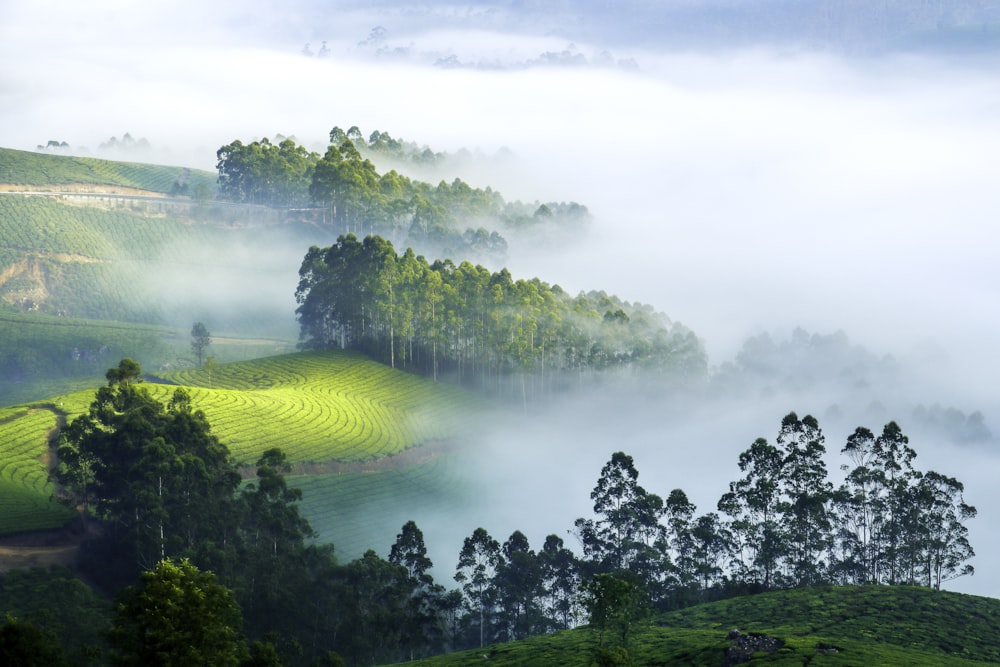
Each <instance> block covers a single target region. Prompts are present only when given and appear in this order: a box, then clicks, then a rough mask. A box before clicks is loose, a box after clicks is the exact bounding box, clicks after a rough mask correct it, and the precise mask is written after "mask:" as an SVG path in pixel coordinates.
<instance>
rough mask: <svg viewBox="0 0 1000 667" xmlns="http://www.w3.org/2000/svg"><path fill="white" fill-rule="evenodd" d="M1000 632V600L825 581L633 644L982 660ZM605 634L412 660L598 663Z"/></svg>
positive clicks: (732, 652) (695, 655)
mask: <svg viewBox="0 0 1000 667" xmlns="http://www.w3.org/2000/svg"><path fill="white" fill-rule="evenodd" d="M734 630H736V631H737V632H733V631H734ZM998 636H1000V600H994V599H992V598H983V597H977V596H972V595H963V594H959V593H949V592H943V591H931V590H928V589H922V588H911V587H899V586H893V587H878V586H874V587H873V586H867V587H822V588H811V589H797V590H788V591H778V592H773V593H762V594H758V595H752V596H745V597H739V598H732V599H728V600H721V601H718V602H709V603H704V604H701V605H697V606H694V607H689V608H687V609H682V610H680V611H675V612H670V613H666V614H662V615H659V616H655V617H653V618H651V619H648V620H647V621H646V622H643V623H637V624H636V627H635V628H634V629H633V634H632V639H631V641H630V651H631V653H632V657H633V659H634V663H632V664H634V665H636V666H637V667H644V666H647V665H648V666H653V665H719V666H722V665H734V664H739V663H744V662H751V663H753V664H768V665H804V664H810V665H942V666H943V665H982V664H995V663H997V662H1000V650H998V649H997V641H996V639H997V637H998ZM596 643H597V638H596V636H595V633H594V631H593V630H591V629H590V628H587V627H581V628H576V629H574V630H567V631H563V632H559V633H555V634H552V635H547V636H541V637H534V638H532V639H527V640H523V641H517V642H510V643H507V644H494V645H490V646H486V647H484V648H482V649H474V650H469V651H463V652H459V653H454V654H450V655H444V656H438V657H435V658H429V659H425V660H418V661H416V662H408V663H406V664H408V665H414V667H457V666H460V665H482V664H490V665H494V666H496V665H500V666H501V667H504V666H507V667H509V666H513V665H517V666H519V667H534V666H537V667H548V666H549V665H563V666H571V665H581V666H582V665H589V664H593V663H592V659H593V652H594V649H595V647H596ZM400 664H402V663H400Z"/></svg>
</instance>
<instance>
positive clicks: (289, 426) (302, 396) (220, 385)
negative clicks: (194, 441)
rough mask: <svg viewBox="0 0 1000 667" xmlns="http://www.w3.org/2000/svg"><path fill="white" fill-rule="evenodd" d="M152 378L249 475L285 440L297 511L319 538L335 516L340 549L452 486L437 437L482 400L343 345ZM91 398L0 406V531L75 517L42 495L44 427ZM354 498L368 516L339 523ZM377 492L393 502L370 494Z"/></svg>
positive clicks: (443, 438) (84, 394)
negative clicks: (201, 421) (181, 392)
mask: <svg viewBox="0 0 1000 667" xmlns="http://www.w3.org/2000/svg"><path fill="white" fill-rule="evenodd" d="M105 365H111V362H109V363H107V364H105ZM150 379H151V380H153V381H151V382H147V383H146V388H147V389H148V390H149V391H150V393H151V394H153V396H155V397H157V398H159V399H160V400H162V401H166V400H168V399H169V396H170V394H172V392H173V391H174V389H175V388H176V385H178V384H183V385H184V386H186V387H187V389H188V391H189V392H190V394H191V397H192V401H193V404H194V406H195V407H196V408H197V409H200V410H203V411H204V412H205V413H206V415H207V417H208V419H209V422H210V423H211V424H212V429H213V432H214V433H215V434H216V435H217V436H218V437H219V438H220V440H221V441H222V442H223V443H224V444H226V445H227V446H228V447H229V448H230V451H231V452H232V453H233V456H234V457H235V459H236V460H237V462H238V463H239V464H241V465H242V466H245V470H246V474H247V475H250V474H252V471H253V468H254V464H255V462H256V460H257V459H258V458H259V457H260V455H261V454H262V453H263V452H264V451H265V450H266V449H268V448H270V447H280V448H281V449H283V450H284V451H285V452H286V454H287V455H288V459H289V461H290V462H291V463H292V464H293V465H294V473H295V476H294V477H293V478H292V479H293V480H294V483H293V485H295V486H299V487H301V488H305V489H306V490H307V494H306V497H305V503H304V507H303V512H304V514H305V515H306V516H307V517H308V518H310V520H315V521H316V526H315V527H316V528H317V529H318V530H319V531H320V533H321V535H322V537H323V539H324V541H328V540H335V539H337V538H338V533H339V531H340V530H341V529H342V527H343V528H344V529H345V533H346V540H347V545H346V547H347V553H351V552H352V550H353V549H364V548H367V547H368V546H371V544H372V543H370V542H366V540H368V539H369V538H371V537H372V536H373V535H374V536H378V538H379V539H380V542H379V543H380V544H381V543H382V542H385V543H388V542H390V541H391V539H392V536H393V535H394V534H395V533H394V532H393V531H396V530H398V528H399V526H400V525H402V521H399V520H398V517H397V516H396V514H397V513H398V511H399V508H401V507H402V508H406V509H412V508H413V507H415V506H419V505H420V504H421V503H422V502H429V503H430V502H439V501H440V494H441V493H442V492H441V491H439V492H434V491H433V489H434V488H435V487H437V486H438V484H439V483H440V482H442V481H443V482H444V486H443V488H444V489H449V488H452V487H453V484H452V482H451V480H450V478H449V476H450V475H451V472H450V468H449V466H448V464H447V463H446V462H445V461H441V460H438V459H439V458H441V457H444V456H445V455H446V454H447V452H448V448H447V446H445V444H444V443H447V442H448V441H449V439H451V438H455V437H458V436H460V434H461V433H462V432H463V431H464V430H465V429H467V428H469V427H470V426H471V423H472V420H473V419H474V417H475V415H476V414H477V413H478V412H479V411H480V410H481V409H482V408H483V406H484V404H483V402H482V401H481V399H479V398H478V397H477V396H475V395H474V394H470V393H468V392H465V391H463V390H461V389H458V388H456V387H453V386H449V385H443V384H437V383H434V382H432V381H430V380H426V379H424V378H420V377H417V376H415V375H411V374H407V373H403V372H400V371H394V370H392V369H390V368H387V367H386V366H383V365H382V364H378V363H376V362H374V361H371V360H369V359H367V358H366V357H365V356H364V355H361V354H357V353H350V352H316V353H300V354H290V355H282V356H277V357H269V358H263V359H258V360H254V361H249V362H243V363H234V364H223V365H220V366H219V367H218V369H217V370H215V371H214V372H211V373H210V372H209V371H207V370H204V369H200V370H186V371H175V372H171V373H164V374H163V375H162V376H161V377H155V376H154V377H151V378H150ZM157 381H159V382H162V383H164V384H158V383H157ZM166 383H170V384H166ZM93 397H94V387H91V388H89V389H86V390H83V391H77V392H73V393H70V394H65V395H61V396H57V397H55V398H51V399H49V400H46V401H45V402H40V403H31V404H28V405H23V406H19V407H13V408H6V409H4V410H2V411H0V462H2V467H0V498H3V502H2V505H3V511H2V513H0V535H2V534H9V533H14V532H21V531H27V530H41V529H47V528H53V527H58V526H60V525H63V524H65V523H66V522H67V521H69V520H70V519H71V518H72V513H70V512H68V511H67V510H66V508H64V507H62V506H60V505H59V504H58V503H54V502H52V500H51V498H50V496H51V494H52V488H51V483H50V482H49V481H48V474H47V473H48V464H49V461H50V460H51V457H50V453H49V445H50V438H51V437H52V436H53V433H54V430H55V429H56V428H57V426H59V425H62V424H65V423H66V422H67V421H69V420H72V419H73V417H75V416H76V415H79V414H82V413H83V412H85V411H86V410H87V408H88V406H89V404H90V402H91V401H92V400H93ZM407 452H409V454H407ZM371 472H378V473H380V474H378V475H371V474H370V473H371ZM359 497H364V498H367V499H368V500H371V501H372V502H370V503H369V502H366V510H365V512H364V520H363V521H361V520H360V519H359V521H358V522H357V525H355V526H354V528H350V527H348V526H342V524H341V522H340V521H339V520H338V519H339V517H340V515H341V514H342V512H343V511H346V510H343V508H344V507H347V506H349V505H350V504H351V503H348V502H347V501H348V500H352V501H353V502H355V503H356V502H357V499H358V498H359ZM380 498H381V499H383V500H385V499H389V502H375V501H376V500H378V499H380ZM332 499H336V502H332V503H331V500H332ZM334 514H336V515H337V517H336V518H335V517H334ZM404 521H405V519H404ZM352 531H353V532H352ZM352 536H353V537H352ZM354 542H357V543H358V545H354V544H353V543H354ZM361 543H364V544H361Z"/></svg>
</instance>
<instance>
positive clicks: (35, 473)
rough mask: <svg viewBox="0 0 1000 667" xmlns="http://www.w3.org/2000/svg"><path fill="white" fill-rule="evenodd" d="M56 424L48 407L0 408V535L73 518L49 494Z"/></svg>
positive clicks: (51, 524) (49, 526)
mask: <svg viewBox="0 0 1000 667" xmlns="http://www.w3.org/2000/svg"><path fill="white" fill-rule="evenodd" d="M56 424H57V422H56V414H55V413H54V412H53V411H52V410H49V409H45V408H30V409H29V408H6V409H0V534H6V533H15V532H20V531H24V530H40V529H45V528H58V527H59V526H62V525H64V524H65V523H67V522H68V521H69V520H70V519H72V518H73V513H72V512H71V511H70V510H69V509H68V508H66V507H64V506H63V505H60V504H59V503H58V502H56V501H55V500H53V499H52V497H51V496H52V483H51V482H49V479H48V461H49V459H48V455H49V446H48V444H49V435H50V434H51V433H52V431H53V430H54V429H55V427H56Z"/></svg>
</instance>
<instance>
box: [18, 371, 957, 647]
mask: <svg viewBox="0 0 1000 667" xmlns="http://www.w3.org/2000/svg"><path fill="white" fill-rule="evenodd" d="M141 376H142V372H141V368H140V367H139V365H138V364H137V363H136V362H134V361H133V360H131V359H123V360H122V361H121V362H120V363H119V365H118V366H117V367H115V368H111V369H109V370H108V372H107V381H108V383H107V385H106V386H104V387H102V388H100V389H98V390H97V392H96V394H95V397H94V400H93V402H92V404H91V406H90V410H89V412H88V413H87V414H84V415H81V416H80V417H78V418H76V419H74V420H73V421H72V422H71V423H70V424H69V426H68V427H67V428H66V429H65V430H64V432H63V434H62V435H61V437H60V447H59V463H58V466H57V468H56V469H55V470H54V474H55V475H57V477H58V479H59V481H60V482H61V488H62V489H63V491H64V494H65V495H64V500H65V501H66V502H67V503H68V504H70V505H73V506H80V507H82V508H83V511H82V512H81V514H80V519H79V520H80V521H83V522H85V523H87V522H92V523H93V524H94V526H95V527H96V526H99V529H96V530H93V531H91V534H92V535H93V537H92V538H91V539H90V540H89V541H88V542H86V543H85V544H84V547H83V551H82V558H81V563H80V567H81V569H82V571H83V573H84V574H85V576H87V578H88V579H89V580H91V581H94V582H97V583H98V584H99V585H100V587H101V588H102V589H103V590H104V591H105V592H107V593H108V594H116V596H117V597H116V599H117V602H116V604H115V606H114V608H113V610H110V611H108V612H105V614H106V628H107V631H106V632H103V631H102V632H99V633H97V634H96V635H91V636H89V637H80V636H78V635H74V636H73V640H75V641H76V642H78V643H77V644H75V645H68V646H61V645H59V644H58V643H57V642H55V640H54V638H53V637H52V636H50V635H46V634H45V633H44V632H41V631H40V630H38V628H37V627H36V626H35V625H34V624H32V623H31V622H28V621H19V620H14V619H8V620H7V622H6V624H5V626H4V628H3V632H2V634H0V636H2V637H4V639H3V640H0V650H8V647H11V646H15V647H16V646H22V647H23V646H30V647H34V648H33V649H32V650H36V651H37V652H38V653H37V654H38V655H42V654H44V655H45V656H46V660H48V662H46V663H45V664H61V661H69V662H72V663H73V664H105V663H107V662H108V661H111V662H114V663H115V664H232V665H237V664H245V665H279V664H286V665H330V664H334V665H335V664H350V665H375V664H383V663H388V662H394V661H404V660H408V659H412V658H414V657H422V656H428V655H434V654H437V653H441V652H446V651H452V650H457V649H462V648H470V647H476V646H483V645H484V644H486V643H493V642H503V641H510V640H517V639H523V638H525V637H529V636H535V635H539V634H545V633H550V632H553V631H556V630H560V629H566V628H572V627H576V626H578V625H580V624H582V623H588V624H589V625H590V626H591V629H592V631H594V632H596V633H599V634H601V637H602V638H601V640H600V642H599V651H598V653H597V654H595V655H596V656H597V657H596V658H595V659H597V660H599V661H600V660H603V658H601V656H604V657H605V658H607V657H608V656H611V657H614V656H617V658H615V660H619V659H623V658H622V656H625V657H626V658H627V646H626V644H625V643H623V642H624V641H625V640H624V637H625V636H626V634H627V627H625V626H627V625H629V624H632V623H636V622H638V621H639V620H640V619H642V618H643V617H644V616H646V615H648V614H650V613H652V612H654V611H658V612H662V611H666V610H671V609H678V608H683V607H687V606H690V605H692V604H697V603H700V602H704V601H707V600H716V599H722V598H728V597H732V596H737V595H745V594H747V593H757V592H762V591H769V590H777V589H782V588H794V587H803V586H815V585H819V584H839V585H866V584H883V585H902V584H908V585H921V586H927V587H931V588H935V589H936V588H939V587H940V586H941V584H942V582H944V581H947V580H949V579H952V578H954V577H959V576H964V575H969V574H972V572H973V569H972V566H971V565H969V564H968V563H967V561H968V560H969V559H970V558H971V557H972V556H973V555H974V552H973V549H972V546H971V544H970V543H969V540H968V530H967V527H966V525H965V523H966V522H967V521H968V520H969V519H972V518H974V517H975V515H976V509H975V508H974V507H972V506H970V505H968V504H967V503H965V501H964V498H963V491H964V487H963V485H962V484H961V482H959V481H958V480H956V479H953V478H951V477H948V476H946V475H943V474H941V473H938V472H935V471H921V470H919V469H917V468H916V467H915V465H914V461H915V459H916V451H915V450H914V449H912V448H911V447H910V445H909V439H908V438H907V436H905V435H904V434H903V433H902V431H901V429H900V428H899V426H898V425H897V424H896V423H895V422H890V423H888V424H886V425H885V426H884V428H883V429H882V431H881V433H880V434H879V435H877V436H876V435H875V434H874V433H873V432H872V431H870V430H869V429H867V428H865V427H859V428H857V429H856V430H855V431H854V433H853V434H852V435H851V436H850V437H849V438H848V439H847V442H846V443H845V444H844V445H843V447H842V448H841V450H840V453H841V455H842V456H843V457H844V458H845V460H846V463H845V464H844V466H845V469H846V470H845V473H846V474H845V478H844V481H843V482H842V483H841V484H840V485H839V486H837V487H834V485H833V483H832V482H831V481H830V479H829V476H828V471H827V469H826V465H825V463H824V456H825V453H826V448H825V437H824V435H823V433H822V430H821V429H820V427H819V424H818V422H817V421H816V419H815V418H813V417H812V416H809V415H807V416H805V417H802V418H801V419H800V418H799V417H798V416H797V415H796V414H795V413H789V414H788V415H786V416H785V417H784V418H783V419H782V420H781V423H780V427H779V429H778V434H777V436H776V438H775V440H774V444H771V443H769V442H768V441H767V440H766V439H764V438H758V439H757V440H755V441H754V442H753V443H752V445H751V446H750V447H749V448H748V449H746V450H745V451H743V452H742V453H740V454H739V456H738V459H737V463H738V470H739V474H738V475H737V476H736V479H735V480H734V481H732V482H731V483H730V484H729V488H728V490H727V491H725V492H724V493H723V494H722V495H721V497H720V499H719V501H718V504H717V507H716V508H714V510H713V511H709V512H707V513H703V514H697V508H696V507H695V506H694V505H693V504H692V503H691V502H689V501H688V499H687V496H686V494H685V493H684V491H683V490H682V489H679V488H678V489H674V490H672V491H670V492H669V494H668V495H666V498H665V499H664V497H662V496H660V495H658V494H656V493H654V492H651V491H647V490H646V489H644V488H643V487H642V486H641V485H640V484H639V471H638V469H637V467H636V465H635V462H634V460H633V459H632V457H631V456H629V455H628V454H626V453H624V452H621V451H618V452H615V453H613V454H612V455H611V458H610V459H609V460H608V462H607V463H606V464H605V465H604V467H603V468H602V469H601V471H600V474H599V476H598V479H597V482H596V484H595V486H594V489H593V491H592V492H591V494H590V497H591V500H592V501H593V515H592V516H591V517H581V518H579V519H578V520H577V521H576V522H575V524H574V526H573V527H572V528H571V529H570V530H569V532H570V534H571V535H572V536H573V537H574V539H575V540H576V541H578V543H579V545H580V547H581V549H580V553H579V555H577V553H576V552H575V551H574V550H573V549H571V548H568V547H567V546H566V544H565V543H564V540H563V538H561V537H559V536H558V534H557V533H552V534H550V535H549V536H548V537H546V539H545V541H544V544H543V545H542V546H541V548H540V549H537V550H535V549H533V548H532V547H531V545H530V544H529V541H528V538H527V537H526V536H525V534H524V533H522V532H521V531H514V532H513V533H512V534H511V535H510V536H509V537H508V538H507V539H506V540H505V541H504V542H503V543H501V542H500V541H498V540H497V539H495V538H494V537H492V536H491V535H490V533H489V532H488V530H487V529H486V528H483V527H480V528H478V529H476V530H475V531H474V532H473V533H472V534H471V535H470V536H469V537H467V538H466V539H465V540H464V542H463V544H462V545H461V547H460V551H459V559H458V564H457V567H456V570H455V572H454V574H453V579H454V581H455V582H456V584H457V587H455V588H450V589H449V588H448V587H447V586H445V585H444V584H442V583H438V582H435V580H434V579H433V577H432V576H431V568H432V567H433V563H432V562H431V561H430V559H429V558H428V556H427V548H426V545H425V543H424V539H423V534H422V532H421V530H420V528H419V527H418V526H417V525H416V524H415V523H414V522H412V521H410V522H407V523H406V524H405V525H403V526H402V527H401V530H400V532H399V534H398V535H397V538H396V541H395V543H394V544H392V545H391V547H390V549H389V555H388V558H387V559H385V558H382V557H381V556H379V555H378V554H377V553H376V552H375V551H372V550H370V551H368V552H367V553H366V554H364V556H363V557H362V558H359V559H357V560H354V561H351V562H346V563H343V562H340V561H339V560H338V558H337V556H336V552H335V549H334V546H333V545H331V544H318V543H317V542H316V541H314V540H313V539H312V538H314V537H315V535H314V532H313V530H312V528H311V527H310V526H309V524H308V522H307V521H305V520H304V519H303V518H302V517H301V515H300V514H299V511H298V503H299V502H300V501H301V500H302V496H301V493H300V492H297V491H296V490H294V489H292V488H290V487H289V486H288V484H287V483H286V480H285V474H286V473H287V472H288V470H289V467H288V463H287V458H286V457H285V455H284V454H283V452H281V450H279V449H270V450H268V451H267V452H265V453H264V455H263V456H262V457H261V458H260V459H259V461H258V462H257V469H256V475H255V477H254V478H252V479H250V480H248V481H247V482H246V483H242V481H241V476H240V473H239V471H238V469H237V468H236V466H235V465H234V463H233V460H232V457H231V455H230V454H229V451H228V449H227V448H226V447H225V445H224V444H222V443H221V442H220V441H219V440H218V439H217V438H216V437H215V436H213V435H212V434H211V427H210V425H209V423H208V421H207V419H206V418H205V415H204V413H203V412H201V411H200V410H198V409H197V407H196V406H195V405H193V404H192V402H191V398H190V395H189V394H188V393H187V392H186V391H185V390H184V389H182V388H177V389H176V390H175V391H174V393H173V394H172V396H171V397H170V399H169V400H168V401H166V402H164V403H161V402H159V401H157V400H156V399H155V398H153V397H152V395H151V394H150V392H149V391H148V390H147V388H146V386H144V383H143V382H142V381H141ZM88 517H89V518H88ZM457 546H458V545H456V547H457ZM53 576H56V575H53ZM6 581H7V579H6V578H5V579H4V580H3V581H0V585H5V584H6ZM164 600H169V601H170V602H169V603H168V605H167V606H163V604H162V603H163V601H164ZM86 602H87V601H86V598H84V599H83V600H82V601H79V600H78V602H77V603H78V604H84V603H86ZM165 609H169V610H172V611H164V610H165ZM192 619H197V622H196V623H193V622H192ZM623 624H624V625H623ZM605 633H606V634H607V636H606V637H604V634H605ZM616 637H622V639H615V638H616ZM7 638H13V639H7ZM4 642H6V643H4ZM18 642H20V643H18ZM11 650H13V649H11ZM26 650H27V649H26ZM623 651H624V653H623ZM164 655H167V656H169V657H168V658H164V657H163V656H164ZM601 664H627V663H623V662H620V660H619V662H602V663H601Z"/></svg>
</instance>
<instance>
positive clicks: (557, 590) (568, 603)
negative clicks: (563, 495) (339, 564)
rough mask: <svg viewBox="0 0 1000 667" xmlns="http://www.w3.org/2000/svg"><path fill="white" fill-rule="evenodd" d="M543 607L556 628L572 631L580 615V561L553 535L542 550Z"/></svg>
mask: <svg viewBox="0 0 1000 667" xmlns="http://www.w3.org/2000/svg"><path fill="white" fill-rule="evenodd" d="M538 563H539V567H540V568H541V581H542V609H543V613H544V614H545V617H546V618H547V620H548V625H549V628H550V629H552V630H568V629H569V628H571V627H573V626H574V625H576V621H577V618H578V614H579V603H578V595H577V594H578V592H579V589H580V583H581V577H580V564H579V562H578V560H577V558H576V555H575V554H574V553H573V552H572V551H570V550H569V549H567V548H566V547H565V544H564V542H563V540H562V538H561V537H559V536H558V535H549V536H548V537H546V538H545V544H544V545H543V546H542V549H541V551H539V552H538Z"/></svg>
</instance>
